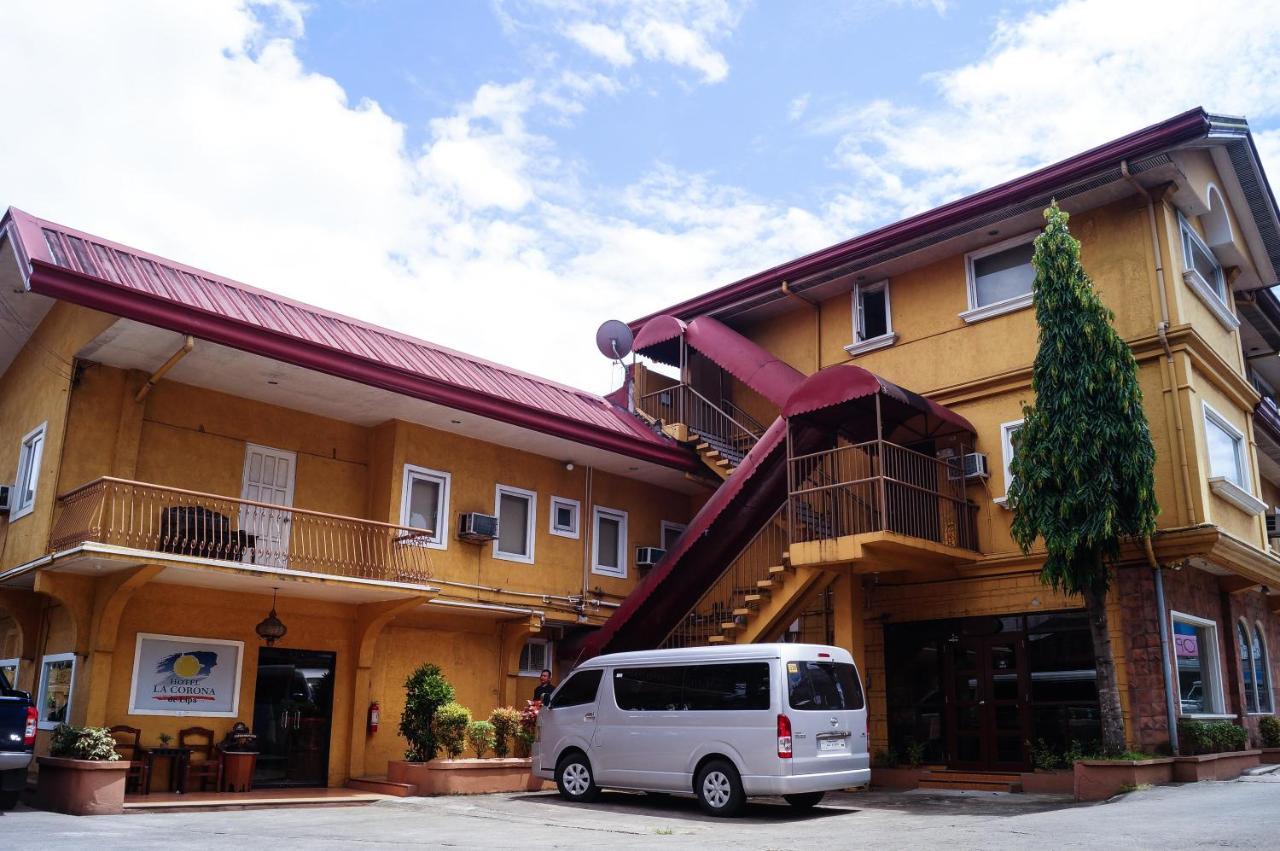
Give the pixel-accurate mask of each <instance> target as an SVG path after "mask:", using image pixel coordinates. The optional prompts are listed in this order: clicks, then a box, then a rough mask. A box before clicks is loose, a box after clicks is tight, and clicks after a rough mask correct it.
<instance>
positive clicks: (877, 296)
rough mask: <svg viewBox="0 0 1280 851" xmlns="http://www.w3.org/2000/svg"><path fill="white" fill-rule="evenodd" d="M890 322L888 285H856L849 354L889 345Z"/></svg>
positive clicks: (890, 337) (891, 338)
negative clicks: (851, 341) (851, 342)
mask: <svg viewBox="0 0 1280 851" xmlns="http://www.w3.org/2000/svg"><path fill="white" fill-rule="evenodd" d="M896 338H897V335H896V334H894V333H893V318H892V314H891V312H890V310H889V282H888V281H876V282H875V283H873V284H858V285H857V286H856V287H854V289H853V344H852V345H850V346H847V347H846V351H848V352H849V354H858V353H860V352H864V351H870V350H872V349H878V348H881V347H883V346H888V345H891V344H892V343H893V341H894V340H895V339H896Z"/></svg>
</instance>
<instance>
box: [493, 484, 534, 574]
mask: <svg viewBox="0 0 1280 851" xmlns="http://www.w3.org/2000/svg"><path fill="white" fill-rule="evenodd" d="M536 501H537V494H535V493H534V492H533V491H527V490H522V489H521V488H513V487H510V486H508V485H498V490H497V499H496V502H497V506H496V511H495V513H496V514H497V515H498V539H497V540H496V541H494V542H493V556H494V558H500V559H505V560H507V561H523V562H528V563H530V564H532V563H533V516H534V510H535V506H536V504H537V502H536Z"/></svg>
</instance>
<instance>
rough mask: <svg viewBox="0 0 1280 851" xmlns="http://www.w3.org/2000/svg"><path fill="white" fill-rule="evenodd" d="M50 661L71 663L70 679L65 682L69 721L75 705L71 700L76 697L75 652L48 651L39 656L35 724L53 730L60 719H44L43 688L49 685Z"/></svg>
mask: <svg viewBox="0 0 1280 851" xmlns="http://www.w3.org/2000/svg"><path fill="white" fill-rule="evenodd" d="M50 662H70V663H71V679H70V681H68V683H67V722H66V723H68V724H69V723H71V708H72V707H73V706H74V705H75V704H74V703H73V701H74V700H75V697H76V654H74V653H50V654H47V655H45V656H42V657H41V658H40V680H39V682H37V683H36V712H37V713H38V714H37V715H36V717H37V718H38V719H39V720H38V721H37V726H38V727H39V728H40V729H41V730H53V729H55V728H56V727H57V726H58V724H60V723H62V722H60V721H46V720H45V719H44V712H45V697H46V695H45V689H46V688H47V687H48V685H49V678H48V672H49V663H50Z"/></svg>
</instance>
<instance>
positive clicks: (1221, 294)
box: [1178, 212, 1240, 331]
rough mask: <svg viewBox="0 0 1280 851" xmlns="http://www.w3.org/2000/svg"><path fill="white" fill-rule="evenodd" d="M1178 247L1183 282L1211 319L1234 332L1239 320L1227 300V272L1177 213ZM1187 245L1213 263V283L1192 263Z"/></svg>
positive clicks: (1229, 296) (1187, 222)
mask: <svg viewBox="0 0 1280 851" xmlns="http://www.w3.org/2000/svg"><path fill="white" fill-rule="evenodd" d="M1178 236H1179V240H1178V245H1179V248H1180V249H1181V251H1182V280H1183V282H1184V283H1186V285H1187V286H1188V287H1190V288H1191V291H1192V292H1193V293H1195V294H1196V297H1197V298H1199V299H1200V301H1202V302H1204V306H1205V307H1207V308H1209V312H1210V313H1212V314H1213V316H1214V318H1215V319H1217V320H1218V321H1219V322H1220V323H1222V325H1223V327H1225V328H1226V329H1227V330H1228V331H1234V330H1235V329H1237V328H1239V327H1240V319H1239V318H1238V317H1237V316H1236V315H1235V313H1233V312H1232V310H1231V304H1230V298H1231V287H1230V285H1229V284H1228V283H1227V273H1226V270H1225V269H1223V268H1222V261H1221V260H1219V259H1218V256H1217V255H1216V254H1214V253H1213V249H1212V248H1210V247H1209V244H1208V243H1207V242H1205V241H1204V238H1203V237H1201V236H1200V234H1198V233H1196V229H1195V228H1193V227H1192V226H1191V222H1189V221H1187V217H1186V216H1184V215H1182V213H1181V212H1179V213H1178ZM1188 243H1195V246H1196V247H1197V248H1199V249H1200V250H1201V251H1203V252H1204V253H1205V254H1206V255H1207V256H1208V257H1209V258H1210V259H1211V260H1213V263H1214V267H1215V271H1214V280H1212V281H1206V280H1205V279H1204V276H1203V275H1201V274H1200V273H1199V272H1198V271H1197V270H1196V268H1195V266H1194V265H1192V263H1191V252H1190V250H1189V246H1188Z"/></svg>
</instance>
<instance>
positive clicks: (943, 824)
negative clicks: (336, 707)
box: [0, 782, 1280, 851]
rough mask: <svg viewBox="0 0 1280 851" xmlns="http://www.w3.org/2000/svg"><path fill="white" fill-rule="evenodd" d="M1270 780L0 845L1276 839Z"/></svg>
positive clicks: (152, 828)
mask: <svg viewBox="0 0 1280 851" xmlns="http://www.w3.org/2000/svg"><path fill="white" fill-rule="evenodd" d="M1277 837H1280V783H1268V782H1232V783H1200V784H1196V785H1189V786H1180V787H1177V786H1167V787H1160V788H1156V789H1150V790H1146V791H1140V792H1135V793H1133V794H1131V795H1128V796H1126V797H1124V798H1122V799H1119V800H1117V801H1114V802H1112V803H1108V804H1097V805H1088V806H1083V805H1072V804H1066V803H1063V802H1062V801H1061V800H1056V799H1051V798H1042V797H1038V796H1033V795H996V794H993V793H955V792H951V793H933V794H931V793H924V792H910V793H866V794H849V795H844V794H841V795H832V796H829V798H828V800H827V801H824V803H823V805H822V806H821V807H819V808H818V809H816V810H814V811H813V812H811V813H808V814H805V815H802V816H797V815H796V814H794V813H793V812H792V811H791V810H790V808H789V807H787V806H785V805H783V804H781V803H778V804H774V803H756V804H753V805H752V806H751V808H750V809H749V811H748V813H747V816H746V817H745V818H741V819H734V820H720V819H712V818H708V817H706V816H704V815H703V814H702V813H701V811H700V810H698V808H697V805H696V804H695V803H694V802H693V801H692V800H688V799H682V798H660V797H649V796H644V795H625V794H606V795H605V796H604V797H603V798H602V799H601V801H600V802H599V803H597V804H593V805H590V806H582V805H572V804H567V803H565V802H562V801H561V800H560V799H559V798H558V797H556V796H555V794H554V793H539V794H532V795H525V794H517V795H483V796H473V797H457V798H406V799H398V800H389V801H384V802H381V803H378V804H374V805H372V806H366V807H326V808H315V809H287V810H269V811H237V812H213V813H164V814H156V813H152V814H144V815H129V816H108V817H97V818H80V819H77V818H73V817H70V816H59V815H54V814H51V813H44V812H37V811H33V810H25V809H19V810H17V811H15V812H13V813H9V814H6V815H4V816H3V817H2V818H0V846H2V847H5V848H41V849H44V848H50V847H54V848H70V847H75V848H87V847H92V848H93V849H95V851H98V849H110V848H174V847H188V848H202V849H203V848H239V849H247V848H268V849H271V851H283V849H292V848H307V849H329V848H350V847H355V846H359V847H362V848H398V847H405V846H419V845H435V846H452V847H460V848H521V849H534V848H537V849H544V848H588V847H600V846H605V847H607V848H610V849H615V848H666V847H669V848H700V849H709V848H761V849H784V848H787V849H789V848H796V849H799V848H805V849H815V848H831V849H834V848H850V847H872V846H875V847H880V848H901V847H912V848H946V849H948V850H949V851H956V849H963V848H993V847H1000V848H1041V849H1043V848H1046V847H1052V848H1115V847H1119V846H1124V847H1126V848H1152V849H1161V851H1167V849H1171V848H1188V847H1193V846H1199V845H1211V846H1216V847H1236V848H1276V847H1278V840H1277Z"/></svg>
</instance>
